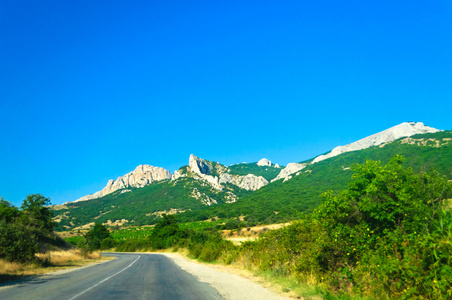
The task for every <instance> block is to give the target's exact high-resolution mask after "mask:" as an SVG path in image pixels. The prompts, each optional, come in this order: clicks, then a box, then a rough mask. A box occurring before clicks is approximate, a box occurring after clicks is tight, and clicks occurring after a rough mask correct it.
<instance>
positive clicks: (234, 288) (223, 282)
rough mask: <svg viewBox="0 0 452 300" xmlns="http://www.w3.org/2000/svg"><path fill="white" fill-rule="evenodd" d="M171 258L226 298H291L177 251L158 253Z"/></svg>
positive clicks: (247, 299)
mask: <svg viewBox="0 0 452 300" xmlns="http://www.w3.org/2000/svg"><path fill="white" fill-rule="evenodd" d="M159 254H162V255H165V256H167V257H169V258H170V259H172V260H173V261H174V262H175V263H176V264H177V265H179V266H180V267H181V269H182V270H185V271H187V272H188V273H190V274H192V275H193V276H195V277H196V278H198V280H200V281H202V282H205V283H208V284H209V285H211V286H212V287H214V288H215V289H216V290H217V291H218V293H219V294H220V295H221V296H222V297H223V298H225V299H227V300H255V299H256V300H257V299H259V300H262V299H266V300H289V299H293V298H289V297H284V296H280V295H278V294H276V293H275V292H273V291H271V290H269V289H267V288H264V287H262V286H260V285H259V284H257V283H255V282H253V281H251V280H249V279H247V278H244V277H241V276H238V275H235V274H232V273H229V272H226V271H224V270H219V269H216V268H212V267H210V266H207V265H204V264H201V263H198V262H193V261H189V260H187V259H185V258H184V257H182V256H181V255H179V254H177V253H159Z"/></svg>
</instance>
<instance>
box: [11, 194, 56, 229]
mask: <svg viewBox="0 0 452 300" xmlns="http://www.w3.org/2000/svg"><path fill="white" fill-rule="evenodd" d="M49 205H50V199H49V198H46V197H44V196H43V195H41V194H32V195H28V196H27V198H26V199H25V200H24V202H23V204H22V206H21V207H20V208H21V209H22V212H23V213H24V214H23V218H24V219H23V222H24V223H25V224H27V225H28V226H31V227H33V228H34V229H36V230H38V231H43V232H45V233H52V232H53V228H54V227H55V222H53V220H52V218H53V212H52V211H51V210H50V209H49V208H48V207H47V206H49Z"/></svg>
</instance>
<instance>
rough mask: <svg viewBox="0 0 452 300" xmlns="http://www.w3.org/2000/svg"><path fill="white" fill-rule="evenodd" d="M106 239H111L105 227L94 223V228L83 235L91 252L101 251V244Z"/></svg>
mask: <svg viewBox="0 0 452 300" xmlns="http://www.w3.org/2000/svg"><path fill="white" fill-rule="evenodd" d="M108 238H111V237H110V231H108V229H107V227H105V226H104V225H102V224H101V223H96V224H95V225H94V227H93V228H91V230H90V231H88V232H87V233H86V234H85V239H86V244H87V247H88V249H89V250H91V251H93V250H98V249H101V244H102V242H104V240H105V239H108ZM108 243H109V242H108V241H107V242H105V244H108ZM110 248H111V247H110Z"/></svg>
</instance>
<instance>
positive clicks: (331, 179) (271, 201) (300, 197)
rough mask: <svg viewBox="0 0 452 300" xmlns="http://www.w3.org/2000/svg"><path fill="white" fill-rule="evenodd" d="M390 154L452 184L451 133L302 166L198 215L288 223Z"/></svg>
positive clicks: (188, 214) (409, 139) (187, 217)
mask: <svg viewBox="0 0 452 300" xmlns="http://www.w3.org/2000/svg"><path fill="white" fill-rule="evenodd" d="M395 155H402V156H403V157H405V162H404V165H405V166H408V167H411V168H412V169H413V170H415V171H416V172H425V171H430V170H436V171H437V172H439V173H440V174H442V175H443V176H445V177H447V178H448V179H449V180H451V179H452V164H451V161H452V131H441V132H436V133H426V134H418V135H413V136H411V137H404V138H400V139H398V140H395V141H393V142H389V143H385V144H381V145H379V146H373V147H370V148H366V149H362V150H357V151H351V152H346V153H343V154H341V155H337V156H335V157H331V158H329V159H325V160H323V161H320V162H318V163H314V164H307V165H306V166H305V168H304V169H302V170H300V171H298V172H296V173H295V174H292V175H291V176H292V179H290V180H277V181H274V182H271V183H269V184H268V185H266V186H265V187H263V188H261V189H259V190H257V191H255V192H253V193H249V194H247V195H244V196H243V197H242V198H241V199H240V200H239V201H237V202H236V203H231V204H228V205H227V206H220V205H218V206H214V207H209V208H207V209H204V210H203V211H202V214H203V215H204V217H207V218H211V217H221V218H236V217H239V216H240V217H244V219H245V221H246V222H247V224H248V225H253V224H258V223H277V222H287V221H290V220H294V219H297V218H299V217H300V215H301V214H305V213H309V212H311V211H312V210H313V209H314V208H316V207H317V206H318V205H319V204H320V203H321V201H322V198H321V194H322V193H324V192H326V191H329V190H332V191H340V190H342V189H345V188H346V186H347V183H348V181H349V180H350V178H351V176H352V174H353V165H355V164H362V163H365V162H366V161H367V160H377V161H381V162H382V163H387V162H388V161H389V160H390V159H391V158H392V157H394V156H395ZM451 198H452V195H451ZM199 213H200V212H186V213H184V214H182V215H180V216H179V219H180V220H181V221H182V222H188V221H191V220H194V219H195V218H196V215H197V214H199Z"/></svg>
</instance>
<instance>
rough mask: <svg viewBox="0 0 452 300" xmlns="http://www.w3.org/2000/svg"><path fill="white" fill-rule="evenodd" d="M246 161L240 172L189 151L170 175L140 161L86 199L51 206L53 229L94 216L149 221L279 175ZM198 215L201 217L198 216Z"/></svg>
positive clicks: (228, 199) (228, 198)
mask: <svg viewBox="0 0 452 300" xmlns="http://www.w3.org/2000/svg"><path fill="white" fill-rule="evenodd" d="M250 165H252V167H245V168H244V169H241V171H243V173H240V172H236V171H234V169H240V168H238V167H234V166H231V167H230V168H228V167H226V166H224V165H222V164H220V163H217V162H213V161H209V160H205V159H202V158H198V157H196V156H195V155H193V154H192V155H190V158H189V164H188V165H186V166H183V167H181V168H180V169H179V170H177V171H176V172H174V174H173V175H171V173H169V172H168V171H166V170H164V169H162V168H156V167H151V166H147V167H145V166H138V167H137V168H136V169H135V171H133V172H131V173H128V174H126V175H124V176H122V177H119V178H118V179H117V180H116V181H113V180H110V181H109V183H108V184H107V186H106V187H105V188H104V189H103V190H102V191H100V192H97V193H95V194H93V195H88V196H86V197H83V198H81V199H83V200H89V201H81V200H80V199H79V200H77V201H74V202H67V203H65V204H64V205H56V206H54V207H53V209H54V214H55V221H56V222H57V224H58V227H57V229H58V230H66V229H71V228H76V227H78V226H82V225H84V224H88V223H92V222H102V223H106V224H109V225H120V224H133V225H143V224H152V223H154V222H155V221H156V220H157V219H158V218H159V217H160V216H161V215H162V214H163V213H182V212H185V211H198V210H202V209H203V208H205V207H209V206H215V205H221V204H228V203H233V202H236V201H237V200H239V199H240V198H241V197H243V196H244V195H246V194H248V193H250V192H252V191H255V190H257V189H259V188H261V187H262V186H264V185H266V184H267V183H268V181H267V180H266V179H265V178H264V177H263V176H266V177H268V178H270V179H271V178H273V177H275V176H276V175H277V173H276V172H274V170H277V169H276V168H275V167H274V166H273V167H268V166H257V164H256V163H253V164H250ZM151 170H154V171H155V172H151ZM252 172H255V173H259V174H260V175H255V174H252ZM238 173H240V174H238ZM157 175H159V176H157ZM261 175H263V176H261ZM102 193H104V194H103V195H102ZM197 218H200V219H202V216H198V217H197Z"/></svg>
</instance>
